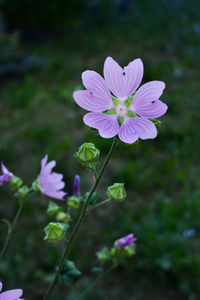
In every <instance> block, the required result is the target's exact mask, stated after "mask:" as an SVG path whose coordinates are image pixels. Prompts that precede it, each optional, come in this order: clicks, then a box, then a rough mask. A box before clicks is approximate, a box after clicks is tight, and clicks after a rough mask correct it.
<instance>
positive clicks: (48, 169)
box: [38, 155, 66, 200]
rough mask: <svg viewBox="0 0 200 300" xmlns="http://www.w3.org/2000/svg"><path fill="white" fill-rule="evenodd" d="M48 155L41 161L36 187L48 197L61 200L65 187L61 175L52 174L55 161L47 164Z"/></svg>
mask: <svg viewBox="0 0 200 300" xmlns="http://www.w3.org/2000/svg"><path fill="white" fill-rule="evenodd" d="M47 160H48V155H46V156H45V157H44V158H43V159H42V161H41V171H40V175H39V181H38V185H39V188H40V190H41V192H42V193H43V194H45V195H47V196H49V197H52V198H55V199H58V200H63V197H64V196H65V195H66V193H65V192H63V191H62V189H63V188H64V186H65V183H64V181H62V179H63V175H62V174H59V173H56V172H52V169H53V168H54V167H55V165H56V162H55V160H52V161H50V162H49V163H47Z"/></svg>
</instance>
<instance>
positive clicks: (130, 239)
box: [117, 233, 137, 249]
mask: <svg viewBox="0 0 200 300" xmlns="http://www.w3.org/2000/svg"><path fill="white" fill-rule="evenodd" d="M136 240H137V238H135V237H134V234H133V233H130V234H128V235H126V236H124V237H122V238H121V239H119V241H118V244H117V246H118V248H119V249H123V248H125V247H126V246H132V245H133V244H134V243H135V241H136Z"/></svg>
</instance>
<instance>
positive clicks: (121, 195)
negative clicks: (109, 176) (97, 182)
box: [107, 183, 126, 201]
mask: <svg viewBox="0 0 200 300" xmlns="http://www.w3.org/2000/svg"><path fill="white" fill-rule="evenodd" d="M107 195H108V197H109V199H111V200H115V201H122V200H124V199H125V198H126V191H125V189H124V183H115V184H113V185H111V186H109V187H108V189H107Z"/></svg>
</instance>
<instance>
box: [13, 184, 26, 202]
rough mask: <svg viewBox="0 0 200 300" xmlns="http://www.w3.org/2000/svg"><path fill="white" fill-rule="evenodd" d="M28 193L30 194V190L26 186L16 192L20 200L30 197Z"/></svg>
mask: <svg viewBox="0 0 200 300" xmlns="http://www.w3.org/2000/svg"><path fill="white" fill-rule="evenodd" d="M28 193H29V188H28V187H27V186H26V185H24V186H22V187H21V188H20V189H19V190H18V191H17V192H16V194H15V195H16V197H17V198H19V199H26V198H27V197H28Z"/></svg>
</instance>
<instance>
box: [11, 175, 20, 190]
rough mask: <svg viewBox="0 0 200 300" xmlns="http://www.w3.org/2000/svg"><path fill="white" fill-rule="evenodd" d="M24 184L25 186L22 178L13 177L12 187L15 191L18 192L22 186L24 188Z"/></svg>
mask: <svg viewBox="0 0 200 300" xmlns="http://www.w3.org/2000/svg"><path fill="white" fill-rule="evenodd" d="M22 184H23V181H22V179H21V178H19V177H17V176H15V175H13V176H12V177H11V180H10V185H11V187H12V189H13V190H18V189H19V188H20V186H22Z"/></svg>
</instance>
